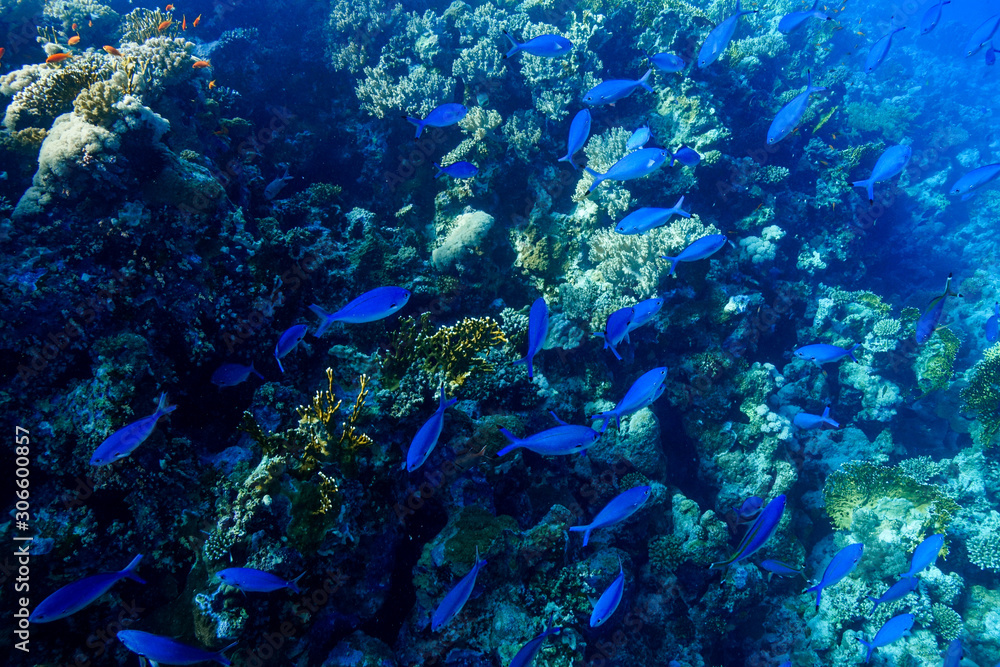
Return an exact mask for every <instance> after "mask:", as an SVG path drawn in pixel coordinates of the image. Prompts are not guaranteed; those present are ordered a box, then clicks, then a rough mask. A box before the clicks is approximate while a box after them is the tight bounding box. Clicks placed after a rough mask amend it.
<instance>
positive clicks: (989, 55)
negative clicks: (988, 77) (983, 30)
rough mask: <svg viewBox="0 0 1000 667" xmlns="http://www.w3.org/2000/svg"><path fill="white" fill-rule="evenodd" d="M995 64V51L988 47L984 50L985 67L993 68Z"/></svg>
mask: <svg viewBox="0 0 1000 667" xmlns="http://www.w3.org/2000/svg"><path fill="white" fill-rule="evenodd" d="M996 64H997V50H996V49H994V48H993V47H992V46H990V47H989V48H988V49H986V66H987V67H993V66H994V65H996Z"/></svg>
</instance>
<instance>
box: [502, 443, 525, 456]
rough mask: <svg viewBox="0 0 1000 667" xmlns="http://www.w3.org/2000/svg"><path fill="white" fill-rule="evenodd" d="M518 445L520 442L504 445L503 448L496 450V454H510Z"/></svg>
mask: <svg viewBox="0 0 1000 667" xmlns="http://www.w3.org/2000/svg"><path fill="white" fill-rule="evenodd" d="M520 446H521V445H520V443H515V444H511V445H507V446H506V447H504V448H503V449H501V450H500V451H499V452H497V456H507V455H508V454H510V453H511V452H512V451H514V450H515V449H518V448H519V447H520Z"/></svg>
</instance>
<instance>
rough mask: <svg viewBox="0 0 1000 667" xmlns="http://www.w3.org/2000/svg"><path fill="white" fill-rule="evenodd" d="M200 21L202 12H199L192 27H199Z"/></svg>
mask: <svg viewBox="0 0 1000 667" xmlns="http://www.w3.org/2000/svg"><path fill="white" fill-rule="evenodd" d="M199 23H201V14H198V18H196V19H195V20H194V23H192V24H191V27H192V28H197V27H198V24H199Z"/></svg>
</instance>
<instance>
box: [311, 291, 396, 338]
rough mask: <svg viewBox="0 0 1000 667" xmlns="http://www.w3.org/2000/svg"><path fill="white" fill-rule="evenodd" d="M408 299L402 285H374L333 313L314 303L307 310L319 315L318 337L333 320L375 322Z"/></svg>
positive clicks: (352, 322)
mask: <svg viewBox="0 0 1000 667" xmlns="http://www.w3.org/2000/svg"><path fill="white" fill-rule="evenodd" d="M409 300H410V292H409V290H405V289H403V288H402V287H376V288H375V289H373V290H371V291H369V292H365V293H364V294H362V295H361V296H359V297H358V298H357V299H355V300H354V301H351V302H350V303H349V304H347V305H346V306H344V307H343V308H341V309H340V310H338V311H337V312H335V313H328V312H326V311H325V310H323V309H322V308H320V307H319V306H317V305H316V304H313V305H311V306H309V310H311V311H313V312H314V313H316V314H317V315H318V316H319V319H320V322H319V328H318V329H317V330H316V337H317V338H319V337H320V336H322V335H323V333H324V332H325V331H326V330H327V328H328V327H329V326H330V325H331V324H333V323H334V322H347V323H349V324H363V323H365V322H375V321H376V320H381V319H384V318H386V317H389V316H390V315H392V314H393V313H395V312H396V311H398V310H399V309H400V308H402V307H403V306H405V305H406V302H407V301H409Z"/></svg>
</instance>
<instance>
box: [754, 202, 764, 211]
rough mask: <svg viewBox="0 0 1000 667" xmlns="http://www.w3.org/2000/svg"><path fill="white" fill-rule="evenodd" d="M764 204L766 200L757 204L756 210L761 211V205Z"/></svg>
mask: <svg viewBox="0 0 1000 667" xmlns="http://www.w3.org/2000/svg"><path fill="white" fill-rule="evenodd" d="M763 205H764V202H761V203H759V204H757V208H755V209H754V212H757V211H759V210H760V207H761V206H763Z"/></svg>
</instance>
